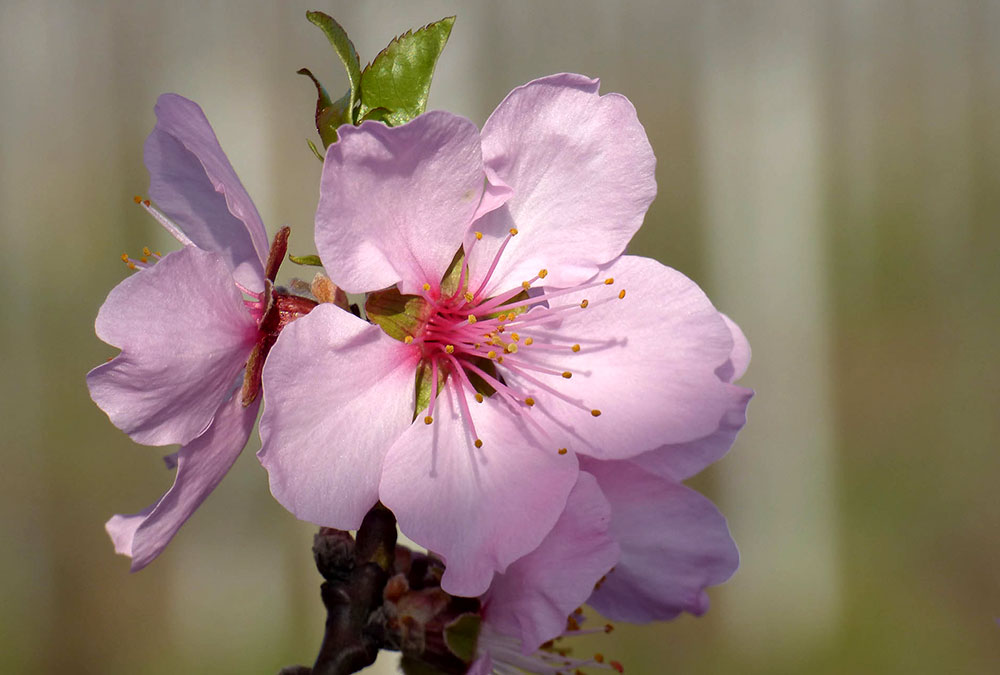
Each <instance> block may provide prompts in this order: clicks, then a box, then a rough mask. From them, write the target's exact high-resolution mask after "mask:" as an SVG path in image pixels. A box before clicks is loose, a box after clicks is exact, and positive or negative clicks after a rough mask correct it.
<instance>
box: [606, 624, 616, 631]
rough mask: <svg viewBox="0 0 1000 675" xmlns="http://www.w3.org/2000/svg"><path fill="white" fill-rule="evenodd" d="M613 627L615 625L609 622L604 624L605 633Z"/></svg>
mask: <svg viewBox="0 0 1000 675" xmlns="http://www.w3.org/2000/svg"><path fill="white" fill-rule="evenodd" d="M614 629H615V627H614V626H613V625H611V624H610V623H606V624H604V632H605V633H610V632H611V631H613V630H614Z"/></svg>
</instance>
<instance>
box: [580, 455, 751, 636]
mask: <svg viewBox="0 0 1000 675" xmlns="http://www.w3.org/2000/svg"><path fill="white" fill-rule="evenodd" d="M581 462H582V464H583V466H584V467H585V469H586V471H588V472H591V473H593V474H594V475H595V476H596V477H597V482H598V484H599V485H600V487H601V491H602V492H604V496H605V497H607V499H608V501H609V502H610V503H611V513H612V517H611V534H612V536H613V537H614V538H615V540H616V541H617V542H618V544H619V545H620V546H621V559H620V561H619V562H618V564H617V565H616V566H615V569H614V571H612V572H611V573H610V574H609V575H608V577H607V579H606V580H605V581H604V583H603V584H601V587H600V588H599V589H598V590H596V591H595V592H594V595H592V596H591V598H590V600H589V601H588V603H589V604H590V605H591V606H592V607H593V608H594V609H596V610H597V611H599V612H600V613H601V614H603V615H604V616H606V617H608V618H610V619H614V620H616V621H630V622H636V623H644V622H648V621H663V620H666V619H672V618H674V617H675V616H677V615H678V614H680V613H681V612H690V613H692V614H695V615H700V614H703V613H704V612H705V611H707V610H708V595H707V594H706V593H705V588H706V587H707V586H713V585H715V584H721V583H722V582H724V581H726V580H727V579H728V578H729V577H730V576H732V574H733V572H735V571H736V568H737V567H738V566H739V552H738V551H737V550H736V544H734V543H733V540H732V537H730V535H729V528H728V527H727V526H726V519H725V518H723V517H722V514H720V513H719V511H718V509H716V508H715V506H714V505H713V504H712V502H710V501H709V500H707V499H706V498H705V497H703V496H701V495H700V494H698V493H697V492H695V491H694V490H691V489H690V488H687V487H685V486H683V485H681V484H679V483H675V482H673V481H671V480H664V479H662V478H659V477H656V476H653V475H652V474H649V473H646V472H645V471H643V470H642V469H640V468H638V467H636V466H634V465H632V464H631V463H630V462H603V461H596V460H592V459H589V458H583V459H581Z"/></svg>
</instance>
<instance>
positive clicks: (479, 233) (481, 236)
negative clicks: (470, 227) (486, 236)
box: [476, 232, 483, 241]
mask: <svg viewBox="0 0 1000 675" xmlns="http://www.w3.org/2000/svg"><path fill="white" fill-rule="evenodd" d="M482 238H483V233H482V232H476V241H479V240H480V239H482Z"/></svg>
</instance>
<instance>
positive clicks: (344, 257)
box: [316, 111, 500, 293]
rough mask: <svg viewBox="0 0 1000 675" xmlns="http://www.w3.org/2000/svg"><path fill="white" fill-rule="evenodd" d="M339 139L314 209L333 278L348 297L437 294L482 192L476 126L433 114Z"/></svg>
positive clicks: (354, 130) (356, 130)
mask: <svg viewBox="0 0 1000 675" xmlns="http://www.w3.org/2000/svg"><path fill="white" fill-rule="evenodd" d="M338 133H340V140H338V141H337V142H336V143H334V144H333V145H331V146H330V148H329V150H328V151H327V154H326V160H325V161H324V163H323V177H322V179H321V182H320V198H319V206H318V207H317V208H316V248H317V250H318V251H319V254H320V257H321V258H322V259H323V262H324V263H325V264H326V268H327V270H328V271H329V274H330V278H331V279H333V282H334V283H335V284H337V285H338V286H339V287H341V288H343V289H344V290H345V291H347V292H349V293H361V292H365V291H373V290H378V289H381V288H386V287H388V286H391V285H393V284H395V283H396V282H400V281H401V282H402V283H401V284H400V290H401V291H402V292H403V293H415V292H419V290H420V287H421V285H422V284H424V283H429V284H431V285H432V286H437V284H438V283H439V282H440V281H441V277H442V275H443V274H444V272H445V270H446V269H447V267H448V264H449V263H450V262H451V260H452V258H453V257H454V256H455V252H456V251H457V250H458V248H459V246H461V244H462V236H463V235H464V234H465V231H466V229H467V228H468V226H469V223H471V222H472V217H473V214H475V213H476V212H477V210H478V208H479V205H480V200H481V197H482V194H483V189H484V184H485V174H484V172H483V161H482V152H481V150H480V146H479V131H478V130H477V129H476V126H475V125H474V124H473V123H472V122H470V121H469V120H467V119H465V118H464V117H458V116H457V115H452V114H450V113H446V112H442V111H433V112H429V113H427V114H425V115H421V116H420V117H417V118H416V119H414V120H413V121H411V122H409V123H407V124H404V125H403V126H399V127H394V128H389V127H387V126H385V125H384V124H381V123H378V122H365V123H364V124H362V125H361V126H359V127H350V126H345V127H342V128H341V129H340V130H339V132H338ZM496 189H500V188H496ZM491 194H492V193H491ZM497 198H498V197H497V195H492V196H491V197H490V199H489V200H488V201H489V202H491V203H492V202H494V201H495V200H496V199H497Z"/></svg>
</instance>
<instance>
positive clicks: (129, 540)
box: [104, 396, 259, 572]
mask: <svg viewBox="0 0 1000 675" xmlns="http://www.w3.org/2000/svg"><path fill="white" fill-rule="evenodd" d="M258 407H259V403H254V404H253V405H251V406H249V407H247V408H244V407H243V406H242V404H241V403H240V397H239V396H233V397H232V398H231V399H230V400H229V401H228V402H227V403H224V404H223V405H222V406H221V407H220V408H219V410H218V412H217V413H216V415H215V420H214V421H213V422H212V426H210V427H209V428H208V430H206V431H205V433H204V434H202V435H201V436H199V437H198V438H196V439H195V440H193V441H191V442H190V443H188V444H187V445H185V446H184V447H182V448H181V449H180V452H179V453H178V456H177V475H176V476H175V478H174V484H173V486H172V487H171V488H170V489H169V490H167V492H166V493H165V494H164V495H163V496H162V497H160V499H159V501H157V502H156V503H155V504H153V505H152V506H150V507H148V508H146V509H144V510H143V511H141V512H139V513H136V514H132V515H117V516H114V517H113V518H111V520H109V521H108V522H107V524H106V525H105V526H104V527H105V529H106V530H107V531H108V534H109V535H110V536H111V540H112V541H113V542H114V545H115V552H116V553H121V554H122V555H127V556H129V557H131V558H132V571H133V572H137V571H139V570H141V569H142V568H143V567H145V566H146V565H148V564H149V563H150V562H152V561H153V559H154V558H156V556H158V555H160V553H161V552H162V551H163V549H164V548H166V546H167V544H168V543H170V540H171V539H173V537H174V535H175V534H177V531H178V530H179V529H180V528H181V525H183V524H184V523H185V522H186V521H187V519H188V518H190V517H191V514H193V513H194V511H195V509H197V508H198V507H199V506H200V505H201V503H202V502H203V501H205V499H206V498H207V497H208V495H209V494H210V493H211V492H212V490H214V489H215V486H216V485H218V484H219V482H220V481H221V480H222V478H223V476H225V475H226V472H228V471H229V468H230V467H231V466H232V465H233V462H235V461H236V458H237V457H239V455H240V452H242V450H243V447H244V446H245V445H246V443H247V439H248V438H250V432H251V431H252V430H253V423H254V421H255V420H256V419H257V408H258Z"/></svg>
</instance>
